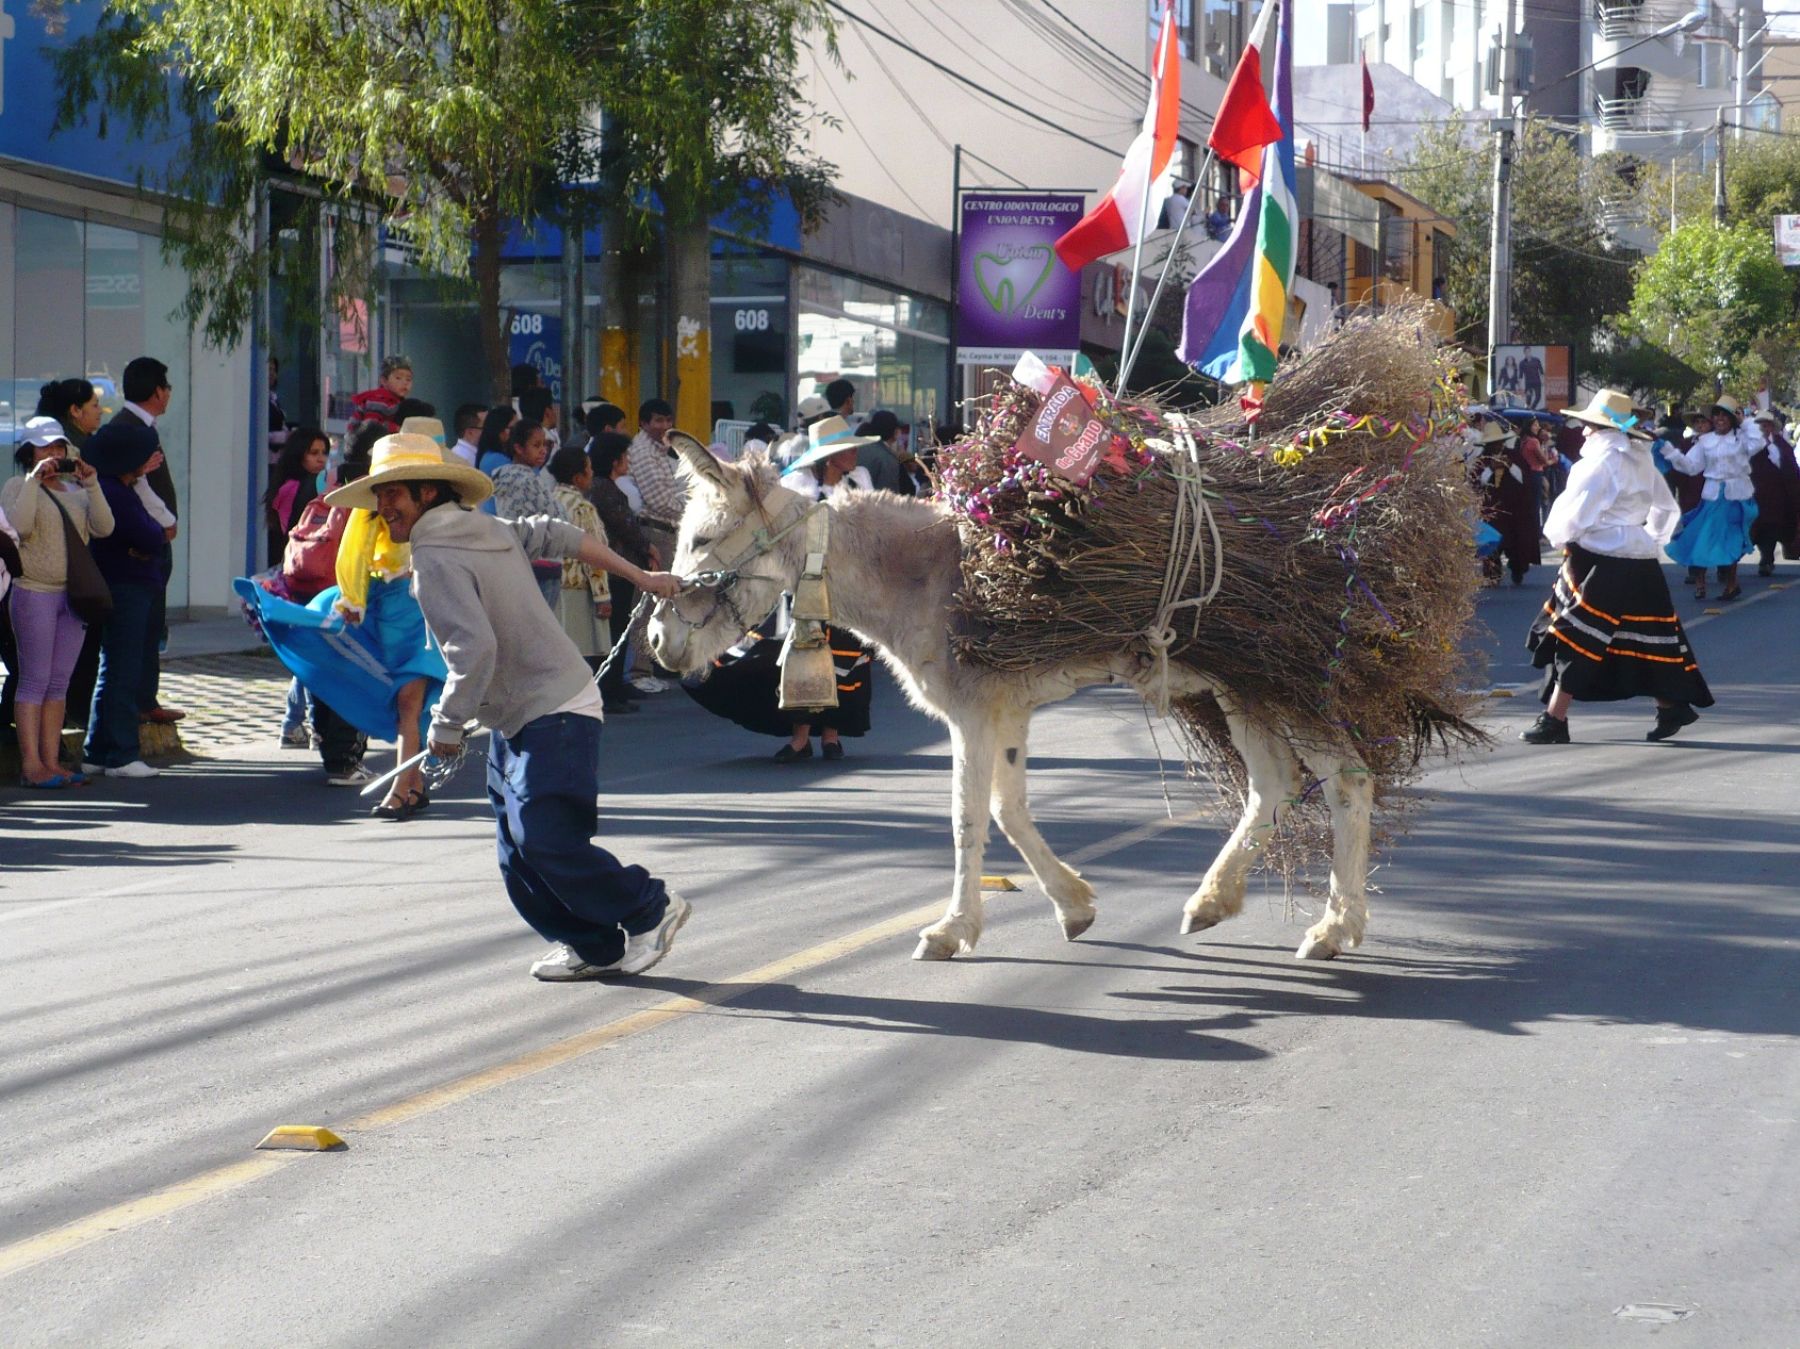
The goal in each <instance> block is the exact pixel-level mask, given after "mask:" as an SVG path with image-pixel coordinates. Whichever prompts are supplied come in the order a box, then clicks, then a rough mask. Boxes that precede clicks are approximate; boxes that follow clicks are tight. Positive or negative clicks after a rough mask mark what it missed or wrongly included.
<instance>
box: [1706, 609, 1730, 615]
mask: <svg viewBox="0 0 1800 1349" xmlns="http://www.w3.org/2000/svg"><path fill="white" fill-rule="evenodd" d="M1700 612H1701V613H1703V614H1722V613H1724V612H1725V611H1724V610H1723V609H1702V610H1701V611H1700Z"/></svg>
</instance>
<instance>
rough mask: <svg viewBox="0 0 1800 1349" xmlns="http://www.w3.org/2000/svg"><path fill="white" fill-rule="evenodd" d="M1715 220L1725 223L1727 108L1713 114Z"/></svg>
mask: <svg viewBox="0 0 1800 1349" xmlns="http://www.w3.org/2000/svg"><path fill="white" fill-rule="evenodd" d="M1713 220H1714V222H1715V223H1717V224H1720V225H1723V224H1724V223H1725V108H1724V106H1723V105H1721V106H1720V107H1719V109H1718V110H1717V112H1715V113H1714V115H1713Z"/></svg>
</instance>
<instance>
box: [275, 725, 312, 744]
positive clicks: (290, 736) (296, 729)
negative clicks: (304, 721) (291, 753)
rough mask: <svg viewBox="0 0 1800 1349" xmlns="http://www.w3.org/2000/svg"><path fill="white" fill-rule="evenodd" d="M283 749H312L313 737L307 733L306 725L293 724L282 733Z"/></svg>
mask: <svg viewBox="0 0 1800 1349" xmlns="http://www.w3.org/2000/svg"><path fill="white" fill-rule="evenodd" d="M281 747H282V748H283V749H311V748H312V737H311V736H310V735H308V734H307V733H306V727H304V726H291V727H289V728H288V729H287V730H284V731H283V732H282V733H281Z"/></svg>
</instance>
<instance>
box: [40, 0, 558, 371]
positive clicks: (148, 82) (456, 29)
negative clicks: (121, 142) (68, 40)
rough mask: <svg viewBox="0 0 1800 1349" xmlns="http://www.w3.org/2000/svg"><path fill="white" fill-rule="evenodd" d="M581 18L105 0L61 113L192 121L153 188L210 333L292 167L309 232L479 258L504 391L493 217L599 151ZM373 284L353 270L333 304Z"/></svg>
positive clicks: (466, 263)
mask: <svg viewBox="0 0 1800 1349" xmlns="http://www.w3.org/2000/svg"><path fill="white" fill-rule="evenodd" d="M577 13H578V8H577V7H572V6H567V5H563V4H559V3H557V2H556V0H334V3H332V4H329V5H321V4H318V3H316V2H315V0H109V5H108V9H107V12H106V14H105V15H104V16H103V18H102V21H101V24H100V26H99V28H98V29H97V31H96V32H95V33H94V35H93V36H92V37H90V38H88V39H85V40H83V41H79V42H76V43H74V44H72V45H71V46H70V47H69V48H68V49H67V50H66V51H64V52H63V53H62V54H61V55H60V56H59V58H58V62H57V66H58V76H59V82H60V87H61V105H62V112H63V116H64V119H65V120H73V119H75V118H77V117H80V116H84V115H95V116H100V117H107V116H110V117H111V118H112V120H113V121H115V122H117V121H120V120H124V121H126V122H127V124H129V125H131V126H132V127H133V129H135V130H140V131H141V130H144V129H147V128H154V127H157V126H159V125H160V126H163V127H167V128H171V129H175V130H181V131H183V132H184V134H185V140H184V142H183V144H182V147H181V149H180V151H178V153H177V154H176V155H175V157H174V160H173V162H172V164H171V166H170V168H169V169H168V170H167V171H166V173H164V174H163V175H162V176H161V178H160V179H154V180H151V181H150V182H149V183H148V184H147V185H148V186H152V187H155V188H159V189H161V190H162V191H164V192H166V193H167V194H168V195H169V196H170V198H171V199H172V201H173V203H174V212H175V220H174V228H172V229H171V231H170V234H169V239H170V244H171V248H172V250H173V252H174V253H175V256H176V258H177V259H178V261H179V262H180V263H181V264H182V266H183V267H184V269H185V270H186V272H187V275H188V277H189V283H190V286H189V295H188V302H187V310H188V314H189V317H190V318H195V319H200V320H202V321H203V322H204V324H205V328H206V332H207V335H208V337H209V338H212V339H213V340H215V341H224V340H229V339H230V338H233V337H235V336H237V335H238V334H239V333H241V332H242V331H243V329H244V327H245V325H246V324H247V322H248V321H249V319H250V317H251V314H252V312H253V310H252V305H253V300H254V297H255V296H256V294H257V293H258V290H259V288H260V286H261V284H262V280H263V278H264V277H265V276H266V275H267V274H268V270H269V266H270V262H271V255H270V253H269V251H268V250H267V248H266V247H259V246H254V245H253V242H252V241H254V240H256V239H257V237H258V236H257V233H256V231H255V229H254V227H253V225H254V222H253V213H254V211H255V209H256V207H257V203H258V199H259V194H260V193H261V192H262V191H263V190H264V189H265V188H266V187H267V185H268V184H269V183H270V181H271V180H281V179H287V180H291V181H292V182H294V183H296V184H297V185H299V186H300V187H301V188H302V189H303V193H302V195H303V196H304V197H305V199H307V200H309V201H311V202H312V203H314V210H313V211H312V213H311V220H312V222H313V223H314V225H315V226H316V225H318V224H319V223H321V222H344V221H350V222H356V223H357V224H358V225H359V226H361V227H362V228H363V229H364V230H367V229H371V228H373V227H374V226H375V225H376V224H379V225H381V226H382V227H385V228H386V229H387V230H388V231H389V232H390V233H391V234H392V235H393V236H395V237H396V238H397V239H399V240H400V241H402V242H403V243H405V244H408V245H410V246H411V247H412V248H413V249H414V250H415V251H416V254H417V256H418V258H419V260H420V262H421V263H422V264H423V265H424V266H426V267H427V268H429V269H432V270H436V271H439V272H442V273H444V274H446V275H449V276H465V275H468V274H469V272H470V269H471V265H473V270H474V279H475V283H476V290H477V295H478V299H479V306H478V307H479V310H480V315H481V334H480V339H481V344H482V350H483V353H484V355H485V357H486V364H487V368H488V370H489V371H490V373H491V374H492V377H493V380H494V386H495V391H496V393H498V392H501V391H503V390H504V389H505V387H506V369H507V358H506V336H505V334H504V332H502V331H501V315H500V258H499V248H500V243H501V239H502V233H503V229H504V225H505V222H506V221H507V220H508V219H510V218H519V217H526V216H529V215H531V214H533V213H534V212H535V210H536V208H537V206H538V205H539V204H540V202H541V201H542V199H543V195H544V192H545V190H546V189H547V188H548V187H549V186H551V185H552V184H554V183H555V181H556V180H557V177H558V175H559V173H561V172H566V171H568V169H569V168H570V167H571V165H570V161H573V160H578V159H580V158H581V157H582V156H583V154H584V153H586V152H587V151H588V150H589V149H591V145H592V139H593V138H592V135H591V132H590V131H589V127H588V123H587V122H586V120H585V118H584V112H585V109H586V107H587V105H588V103H589V102H590V100H591V99H592V98H593V97H594V91H593V85H592V82H591V81H590V80H589V79H588V78H587V76H586V74H585V72H583V71H582V70H581V69H580V67H579V66H578V65H576V64H575V63H572V62H570V61H569V59H568V54H569V50H570V46H571V43H572V42H573V41H574V40H575V38H576V37H577V35H578V32H579V29H578V27H577V26H576V24H577V18H576V15H577ZM171 74H172V75H173V79H172V80H171V78H170V75H171ZM338 227H340V228H341V226H338ZM471 245H473V250H472V252H471ZM360 251H366V250H359V249H354V248H351V249H339V250H337V257H338V258H339V259H340V261H342V262H345V263H350V262H352V261H353V259H354V257H355V256H356V254H357V253H358V252H360ZM366 285H367V277H366V276H365V275H363V274H361V273H360V272H359V270H358V269H357V268H355V267H354V266H349V267H348V268H347V269H346V270H345V271H344V272H343V273H341V274H340V275H339V276H337V277H336V278H334V287H335V290H336V291H337V293H336V294H334V295H332V296H329V297H328V301H329V300H340V301H341V300H343V299H345V298H347V296H346V294H345V292H348V291H354V290H356V289H366Z"/></svg>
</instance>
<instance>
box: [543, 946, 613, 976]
mask: <svg viewBox="0 0 1800 1349" xmlns="http://www.w3.org/2000/svg"><path fill="white" fill-rule="evenodd" d="M618 969H619V962H618V961H616V960H615V961H614V962H613V963H612V964H610V965H593V964H589V963H588V962H587V961H585V960H583V959H582V958H581V957H580V956H578V955H576V954H575V953H574V952H573V951H571V950H570V949H569V948H568V947H567V946H564V945H563V944H562V943H561V942H558V943H557V944H556V945H555V946H552V947H551V948H550V949H549V950H548V951H546V952H545V953H544V954H543V955H541V956H539V957H538V958H537V959H536V960H535V961H533V962H532V964H531V977H532V978H533V979H542V980H543V981H544V982H545V983H547V984H567V983H573V982H574V981H575V980H577V979H598V978H599V977H600V976H601V975H603V974H616V973H618Z"/></svg>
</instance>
